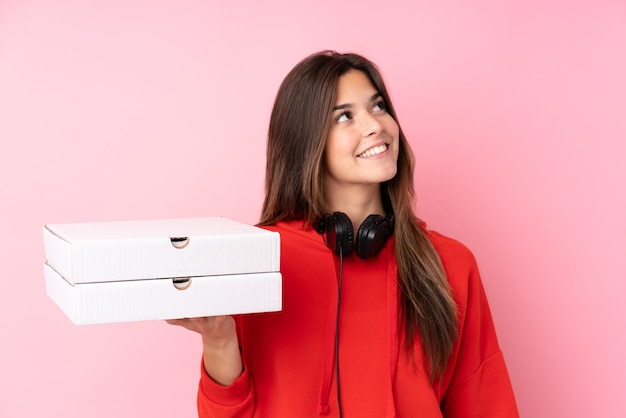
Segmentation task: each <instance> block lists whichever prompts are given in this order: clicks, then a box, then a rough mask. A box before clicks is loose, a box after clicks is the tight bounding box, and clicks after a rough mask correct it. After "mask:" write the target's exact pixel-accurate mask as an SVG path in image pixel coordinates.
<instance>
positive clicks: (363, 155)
mask: <svg viewBox="0 0 626 418" xmlns="http://www.w3.org/2000/svg"><path fill="white" fill-rule="evenodd" d="M387 149H389V144H382V145H378V146H376V147H372V148H369V149H367V150H365V151H364V152H362V153H361V154H359V155H357V157H358V158H369V157H373V156H374V155H378V154H382V153H383V152H385V151H387Z"/></svg>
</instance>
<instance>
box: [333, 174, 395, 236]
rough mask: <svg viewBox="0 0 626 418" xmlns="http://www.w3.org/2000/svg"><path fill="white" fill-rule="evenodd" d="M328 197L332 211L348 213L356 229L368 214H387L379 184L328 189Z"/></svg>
mask: <svg viewBox="0 0 626 418" xmlns="http://www.w3.org/2000/svg"><path fill="white" fill-rule="evenodd" d="M327 199H328V205H329V209H330V211H331V212H343V213H345V214H346V215H348V217H349V218H350V220H351V221H352V227H353V228H354V229H355V230H356V229H358V227H359V226H360V225H361V223H362V222H363V220H364V219H365V218H366V217H367V216H368V215H372V214H378V215H383V216H384V215H385V209H384V207H383V202H382V197H381V192H380V185H379V184H374V185H367V186H363V185H358V186H355V187H353V188H349V189H342V190H341V192H331V191H327Z"/></svg>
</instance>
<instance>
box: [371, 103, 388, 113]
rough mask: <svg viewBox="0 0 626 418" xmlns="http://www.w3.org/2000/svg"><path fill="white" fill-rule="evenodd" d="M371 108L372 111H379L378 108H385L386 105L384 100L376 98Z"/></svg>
mask: <svg viewBox="0 0 626 418" xmlns="http://www.w3.org/2000/svg"><path fill="white" fill-rule="evenodd" d="M372 109H373V110H374V111H380V110H383V111H384V110H387V106H385V101H384V100H378V101H377V102H376V103H374V106H372Z"/></svg>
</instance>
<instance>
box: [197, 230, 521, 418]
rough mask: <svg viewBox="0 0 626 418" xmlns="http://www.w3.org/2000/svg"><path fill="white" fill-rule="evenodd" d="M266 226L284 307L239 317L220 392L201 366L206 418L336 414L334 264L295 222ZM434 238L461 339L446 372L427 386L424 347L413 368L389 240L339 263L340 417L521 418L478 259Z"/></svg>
mask: <svg viewBox="0 0 626 418" xmlns="http://www.w3.org/2000/svg"><path fill="white" fill-rule="evenodd" d="M267 229H270V230H273V231H277V232H279V233H280V235H281V272H282V274H283V310H282V311H281V312H276V313H266V314H253V315H242V316H240V317H238V318H237V325H238V332H239V336H240V344H241V350H242V356H243V363H244V372H243V373H242V375H241V376H240V377H239V378H238V379H237V380H236V381H235V382H234V383H233V384H232V385H230V386H228V387H224V386H220V385H219V384H217V383H215V382H214V381H213V380H211V378H210V377H209V376H208V375H207V373H206V372H205V371H204V367H202V375H201V380H200V387H199V391H198V413H199V416H200V417H201V418H208V417H215V418H217V417H220V418H221V417H231V418H235V417H242V418H243V417H257V418H305V417H317V418H319V417H320V416H327V417H338V416H339V412H338V391H337V379H336V376H335V361H336V357H335V331H336V323H337V322H336V315H337V306H338V305H337V299H338V297H337V295H338V291H337V280H338V271H339V266H338V264H339V263H338V257H337V256H335V255H333V254H332V253H331V251H330V250H329V249H328V248H327V247H326V245H325V244H324V242H323V238H322V236H321V235H320V234H318V233H317V232H315V231H314V230H313V229H312V228H308V229H303V228H302V222H300V221H298V222H280V223H278V224H277V225H276V226H271V227H267ZM428 237H429V238H430V240H431V242H432V243H433V245H434V246H435V248H436V250H437V252H438V253H439V256H440V257H441V260H442V262H443V265H444V268H445V270H446V273H447V276H448V280H449V281H450V285H451V288H452V292H453V295H454V298H455V301H456V303H457V308H458V324H459V338H458V340H457V342H456V344H455V347H454V352H453V354H452V357H451V358H450V360H449V363H448V366H447V369H446V372H445V374H444V376H443V377H442V378H441V379H440V380H438V381H437V382H435V384H433V385H431V384H430V383H429V379H428V372H427V371H426V370H425V368H424V364H425V360H424V355H425V354H424V353H423V349H422V347H421V342H420V341H419V338H417V339H416V340H417V341H416V343H415V351H414V356H413V359H412V360H411V359H410V357H409V355H408V354H407V353H406V350H405V349H404V348H403V341H404V330H403V329H399V328H398V326H397V323H398V320H397V318H398V285H397V265H396V260H395V254H394V251H393V239H390V240H389V241H388V242H387V244H386V245H385V248H384V249H383V250H382V251H381V252H380V253H379V254H378V255H377V256H376V257H374V258H370V259H367V260H363V259H361V258H359V257H357V256H356V255H350V256H348V257H344V260H343V283H342V289H341V308H340V322H339V356H338V358H339V381H340V392H339V393H340V395H339V396H340V399H341V406H342V411H343V416H345V417H349V418H353V417H356V418H368V417H371V418H381V417H386V418H393V417H397V418H409V417H421V418H430V417H447V418H452V417H454V418H461V417H463V418H470V417H476V418H478V417H480V418H490V417H493V418H495V417H498V418H508V417H518V416H519V415H518V412H517V407H516V404H515V398H514V396H513V390H512V387H511V383H510V381H509V376H508V373H507V369H506V365H505V363H504V358H503V356H502V352H501V351H500V348H499V346H498V341H497V338H496V334H495V329H494V326H493V322H492V319H491V314H490V312H489V306H488V304H487V299H486V296H485V292H484V289H483V286H482V283H481V280H480V276H479V273H478V269H477V266H476V261H475V260H474V257H473V255H472V254H471V252H470V251H469V250H468V249H467V248H466V247H464V246H463V245H462V244H460V243H459V242H458V241H455V240H452V239H450V238H447V237H444V236H443V235H441V234H438V233H436V232H432V231H429V232H428ZM398 333H399V334H400V335H398Z"/></svg>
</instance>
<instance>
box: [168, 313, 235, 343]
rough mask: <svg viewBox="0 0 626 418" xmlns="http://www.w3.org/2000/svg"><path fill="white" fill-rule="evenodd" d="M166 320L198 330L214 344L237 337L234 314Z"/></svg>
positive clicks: (203, 337) (169, 322) (171, 323)
mask: <svg viewBox="0 0 626 418" xmlns="http://www.w3.org/2000/svg"><path fill="white" fill-rule="evenodd" d="M166 322H167V323H168V324H170V325H178V326H181V327H183V328H186V329H188V330H190V331H194V332H197V333H198V334H200V335H202V339H203V340H205V339H206V340H210V341H213V343H214V344H219V343H220V342H226V341H228V340H231V339H232V338H237V333H236V327H235V320H234V319H233V317H232V316H207V317H202V318H185V319H169V320H167V321H166Z"/></svg>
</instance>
